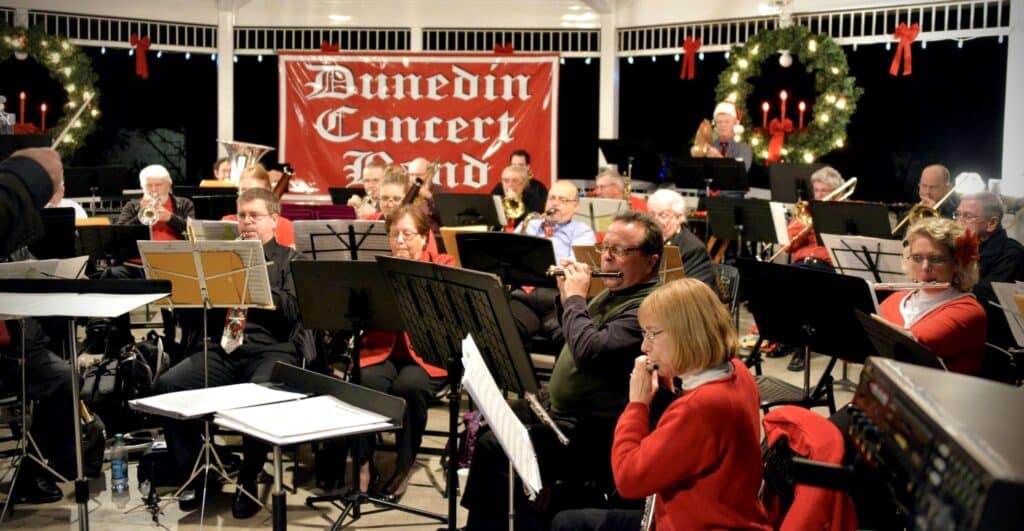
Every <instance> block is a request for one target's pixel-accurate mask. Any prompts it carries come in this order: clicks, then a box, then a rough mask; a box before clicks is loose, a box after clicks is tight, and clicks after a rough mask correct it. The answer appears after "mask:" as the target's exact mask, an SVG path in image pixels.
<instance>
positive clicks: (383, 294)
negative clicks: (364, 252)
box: [291, 260, 446, 531]
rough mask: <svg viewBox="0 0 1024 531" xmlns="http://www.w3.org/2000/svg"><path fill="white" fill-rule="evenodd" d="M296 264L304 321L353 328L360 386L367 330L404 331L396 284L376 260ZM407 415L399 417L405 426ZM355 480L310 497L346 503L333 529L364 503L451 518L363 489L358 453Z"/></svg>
mask: <svg viewBox="0 0 1024 531" xmlns="http://www.w3.org/2000/svg"><path fill="white" fill-rule="evenodd" d="M291 265H292V276H293V278H294V279H295V294H296V297H297V298H298V301H299V312H300V313H301V314H302V323H303V326H305V327H306V328H309V329H313V330H329V331H340V332H352V335H353V338H352V341H353V347H352V362H351V382H352V384H356V385H358V384H359V383H361V382H362V376H361V374H360V369H359V362H360V355H359V350H360V342H361V340H362V337H363V334H364V333H365V332H366V331H368V330H389V331H402V330H404V327H403V326H402V314H401V313H400V312H399V311H398V308H397V306H396V304H395V300H394V298H393V297H392V296H391V293H392V289H391V286H389V285H388V283H387V282H386V281H385V279H384V276H383V275H382V274H381V272H380V267H379V266H378V265H377V263H376V262H356V261H350V262H340V261H331V262H327V261H322V262H314V261H302V260H298V261H294V262H292V264H291ZM438 366H440V365H438ZM388 396H390V395H388ZM396 400H401V399H396ZM401 418H402V417H401V416H399V417H398V419H399V425H400V424H401ZM352 483H353V488H352V489H350V490H349V491H348V492H346V493H345V494H328V495H324V496H309V497H307V498H306V505H309V506H312V505H313V504H314V503H319V502H325V501H341V502H342V505H343V506H344V509H343V510H342V512H341V515H340V516H338V518H337V520H335V521H334V524H333V525H332V526H331V529H332V531H333V530H334V529H339V528H341V527H343V526H344V524H345V519H346V518H348V516H349V515H350V514H351V515H352V520H351V521H350V522H349V523H352V522H355V521H356V520H358V519H359V518H360V517H361V516H362V510H361V508H362V504H364V503H372V504H374V505H379V506H383V507H387V508H389V509H397V510H399V511H403V512H406V513H410V514H415V515H419V516H425V517H427V518H433V519H436V520H438V521H440V522H445V521H446V518H445V517H444V516H443V515H439V514H435V513H432V512H429V511H425V510H423V509H417V508H415V507H409V506H407V505H402V504H399V503H395V502H390V501H387V500H383V499H381V498H378V497H375V496H371V495H370V494H369V493H367V492H363V491H361V490H359V460H358V459H356V455H355V452H352Z"/></svg>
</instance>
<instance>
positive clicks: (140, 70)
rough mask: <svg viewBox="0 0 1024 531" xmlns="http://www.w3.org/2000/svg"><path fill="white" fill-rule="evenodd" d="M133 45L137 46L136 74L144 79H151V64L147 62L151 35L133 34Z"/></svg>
mask: <svg viewBox="0 0 1024 531" xmlns="http://www.w3.org/2000/svg"><path fill="white" fill-rule="evenodd" d="M131 42H132V46H134V47H135V75H137V76H139V77H141V78H142V79H149V64H148V63H147V62H146V52H148V51H149V37H143V38H141V39H140V38H139V36H138V35H137V34H135V33H133V34H132V39H131Z"/></svg>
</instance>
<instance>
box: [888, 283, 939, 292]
mask: <svg viewBox="0 0 1024 531" xmlns="http://www.w3.org/2000/svg"><path fill="white" fill-rule="evenodd" d="M872 287H874V288H875V289H876V290H880V291H909V290H913V289H931V288H943V289H945V288H948V287H949V282H878V283H875V284H873V285H872Z"/></svg>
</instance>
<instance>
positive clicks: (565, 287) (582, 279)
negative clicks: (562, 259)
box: [558, 263, 590, 301]
mask: <svg viewBox="0 0 1024 531" xmlns="http://www.w3.org/2000/svg"><path fill="white" fill-rule="evenodd" d="M562 270H563V271H565V276H564V277H561V278H559V280H558V291H560V292H561V294H562V300H563V301H564V300H566V299H568V298H569V297H572V296H573V295H579V296H580V297H583V298H584V299H586V298H587V294H588V293H590V266H589V265H588V264H578V263H568V264H565V265H564V266H563V267H562Z"/></svg>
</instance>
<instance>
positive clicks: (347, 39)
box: [235, 27, 412, 55]
mask: <svg viewBox="0 0 1024 531" xmlns="http://www.w3.org/2000/svg"><path fill="white" fill-rule="evenodd" d="M411 33H412V30H410V29H409V28H257V27H240V28H235V50H236V51H237V52H238V53H239V54H243V55H245V54H249V55H252V54H272V53H274V52H276V51H277V50H319V49H320V45H321V44H322V43H324V42H327V43H331V44H337V45H338V47H339V48H340V49H341V50H387V51H397V50H408V49H409V43H410V40H411Z"/></svg>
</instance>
